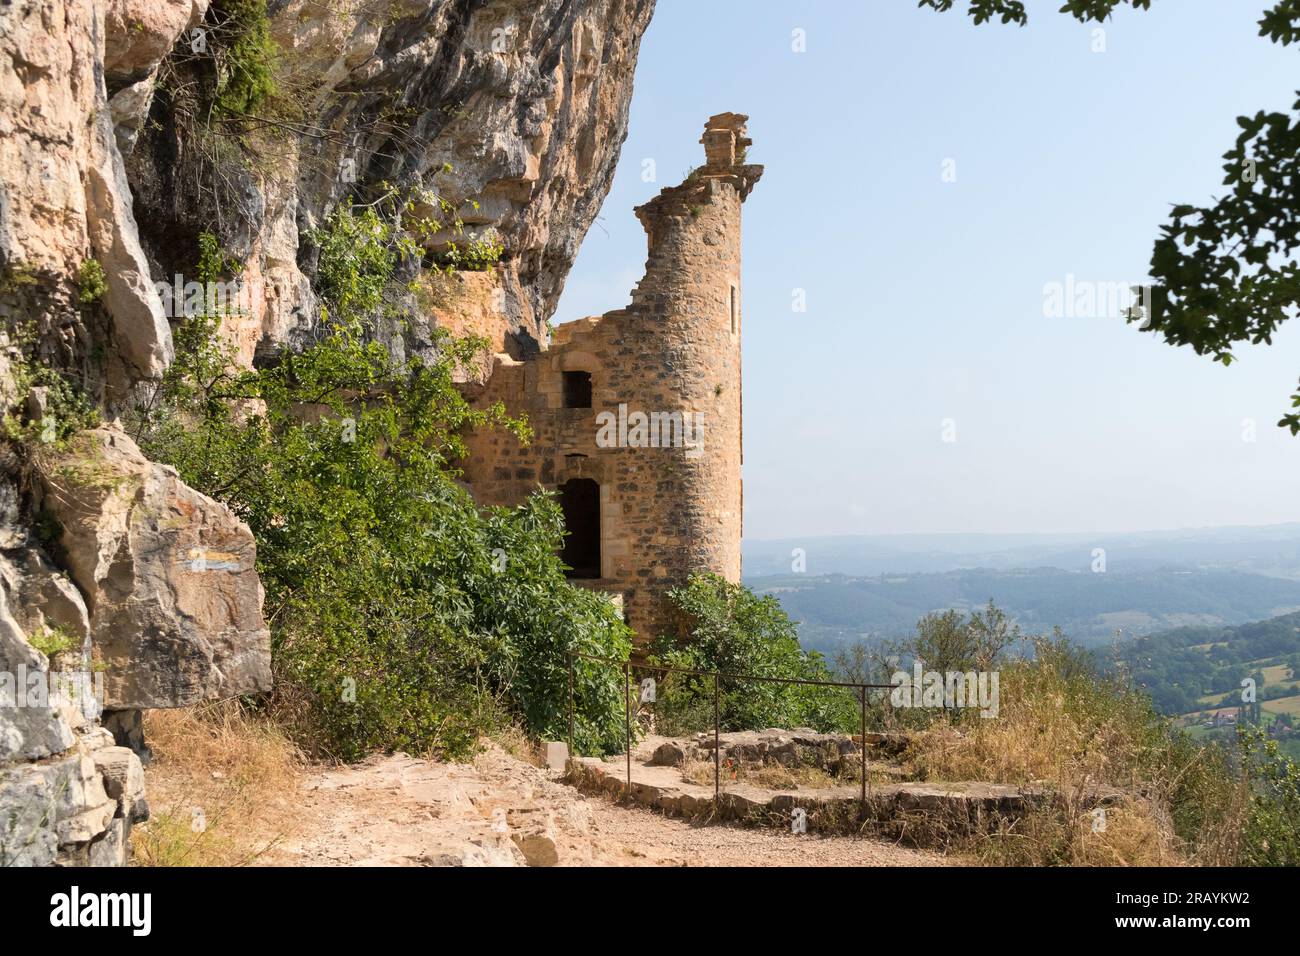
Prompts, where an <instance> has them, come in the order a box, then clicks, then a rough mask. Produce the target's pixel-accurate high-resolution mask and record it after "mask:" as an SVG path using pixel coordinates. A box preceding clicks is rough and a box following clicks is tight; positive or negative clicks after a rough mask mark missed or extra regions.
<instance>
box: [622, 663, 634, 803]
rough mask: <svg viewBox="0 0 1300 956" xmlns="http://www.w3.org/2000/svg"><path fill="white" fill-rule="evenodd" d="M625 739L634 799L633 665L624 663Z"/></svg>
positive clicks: (630, 797)
mask: <svg viewBox="0 0 1300 956" xmlns="http://www.w3.org/2000/svg"><path fill="white" fill-rule="evenodd" d="M623 739H624V741H625V742H626V745H627V794H626V795H627V798H628V799H629V800H630V799H632V665H631V664H630V663H624V664H623Z"/></svg>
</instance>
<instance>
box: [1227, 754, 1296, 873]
mask: <svg viewBox="0 0 1300 956" xmlns="http://www.w3.org/2000/svg"><path fill="white" fill-rule="evenodd" d="M1238 743H1239V744H1240V747H1241V753H1242V764H1243V769H1244V770H1245V774H1246V779H1247V781H1248V783H1249V786H1250V807H1249V810H1248V812H1247V815H1246V826H1245V834H1244V839H1243V844H1244V849H1243V853H1242V862H1243V863H1245V864H1247V865H1249V866H1300V766H1297V765H1296V764H1295V763H1294V762H1293V761H1291V760H1290V759H1288V758H1287V757H1286V756H1285V755H1284V754H1282V753H1280V752H1279V751H1278V746H1277V741H1276V740H1269V739H1267V738H1266V737H1265V735H1264V734H1263V732H1261V731H1259V730H1257V729H1252V728H1241V729H1240V730H1239V731H1238Z"/></svg>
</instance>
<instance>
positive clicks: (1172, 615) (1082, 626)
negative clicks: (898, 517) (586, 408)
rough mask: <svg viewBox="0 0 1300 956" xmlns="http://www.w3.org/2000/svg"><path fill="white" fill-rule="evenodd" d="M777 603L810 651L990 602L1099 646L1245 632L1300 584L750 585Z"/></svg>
mask: <svg viewBox="0 0 1300 956" xmlns="http://www.w3.org/2000/svg"><path fill="white" fill-rule="evenodd" d="M747 583H748V584H749V585H750V586H751V587H752V588H753V589H754V590H756V591H758V592H760V593H767V594H773V595H775V596H776V597H777V598H778V599H779V600H780V601H781V604H782V606H783V607H784V608H785V610H786V612H787V613H789V614H790V616H791V617H792V618H793V619H794V620H796V621H798V622H799V637H800V641H801V642H802V643H803V645H804V646H805V647H807V648H810V649H816V650H823V651H825V650H830V649H833V648H835V647H837V646H839V645H842V644H844V643H849V642H853V641H856V640H862V639H865V640H868V641H870V640H878V639H881V638H896V637H902V636H905V635H907V634H909V633H910V632H911V631H912V629H913V627H914V625H915V624H916V622H917V620H918V619H919V618H920V617H921V616H923V615H924V614H926V613H928V612H930V611H935V610H944V609H947V608H957V609H960V610H969V609H973V608H977V607H980V606H983V605H984V604H986V603H988V601H989V600H993V601H994V602H995V603H996V604H997V605H998V606H999V607H1001V608H1002V609H1003V610H1005V611H1006V612H1007V613H1008V614H1010V615H1012V616H1013V617H1014V618H1015V619H1016V620H1017V621H1018V622H1019V623H1020V624H1021V626H1022V627H1024V628H1025V629H1026V630H1029V631H1044V632H1046V631H1050V630H1051V629H1052V627H1053V626H1056V625H1059V626H1060V627H1061V628H1062V630H1064V631H1065V633H1066V634H1067V635H1068V636H1069V637H1071V638H1073V639H1075V640H1076V641H1079V642H1080V643H1083V644H1088V645H1093V646H1095V645H1098V644H1103V643H1106V642H1109V641H1112V640H1114V638H1115V636H1116V632H1117V631H1119V632H1120V633H1121V636H1122V637H1123V638H1126V639H1127V638H1131V637H1134V636H1141V635H1146V634H1151V633H1154V632H1156V631H1162V630H1168V629H1170V628H1176V627H1187V626H1195V625H1207V626H1211V627H1222V626H1224V625H1229V626H1231V625H1238V624H1244V623H1246V622H1248V621H1258V620H1260V619H1261V618H1267V617H1273V616H1275V615H1279V614H1285V613H1287V612H1290V611H1295V610H1300V581H1294V580H1289V579H1285V578H1278V577H1269V576H1266V575H1262V574H1250V573H1243V572H1240V571H1229V570H1201V569H1192V568H1184V567H1174V568H1162V569H1157V570H1150V571H1139V572H1127V573H1126V572H1120V571H1113V570H1108V571H1107V572H1106V573H1103V574H1094V573H1092V572H1090V571H1063V570H1060V569H1056V568H1035V569H1032V570H1014V571H1004V570H993V569H976V570H967V571H950V572H947V573H943V574H916V573H899V574H886V575H876V576H871V577H851V576H848V575H843V574H831V575H822V576H813V575H809V574H783V575H769V576H760V577H750V578H747Z"/></svg>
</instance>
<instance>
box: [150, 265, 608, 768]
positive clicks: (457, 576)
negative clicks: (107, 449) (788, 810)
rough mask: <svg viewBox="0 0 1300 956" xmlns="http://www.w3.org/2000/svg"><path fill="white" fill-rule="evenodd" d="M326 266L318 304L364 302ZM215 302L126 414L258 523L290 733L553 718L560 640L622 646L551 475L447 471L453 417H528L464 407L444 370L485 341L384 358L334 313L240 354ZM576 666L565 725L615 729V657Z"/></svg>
mask: <svg viewBox="0 0 1300 956" xmlns="http://www.w3.org/2000/svg"><path fill="white" fill-rule="evenodd" d="M381 271H382V267H381ZM339 280H340V281H341V282H342V283H343V286H341V287H331V290H332V291H331V299H330V301H332V302H333V303H334V304H335V312H334V314H335V315H340V314H355V312H356V310H357V308H358V306H359V304H360V303H358V302H357V301H356V300H353V301H350V302H345V303H343V304H342V307H339V305H340V304H339V300H338V298H337V296H338V295H339V292H338V291H337V289H338V288H342V287H346V288H355V283H353V282H352V281H351V279H349V278H348V277H347V276H346V275H344V276H341V277H339ZM379 285H380V287H382V283H380V284H379ZM221 321H222V317H221V316H220V315H198V316H194V317H193V318H191V319H189V320H187V321H186V322H185V323H183V324H182V325H181V326H180V327H179V329H178V334H177V336H176V341H177V357H176V360H175V362H174V363H173V365H172V366H171V368H170V369H169V370H168V372H167V375H166V377H165V379H164V382H163V384H162V386H161V388H160V389H159V390H158V391H157V393H156V394H155V395H153V396H152V397H151V400H150V401H149V402H148V403H147V404H144V405H141V406H140V407H139V408H137V413H136V415H137V421H136V428H137V432H138V434H139V438H140V441H141V444H142V447H143V448H144V449H145V451H146V453H147V454H149V455H150V456H151V457H153V458H155V459H157V460H160V461H163V462H165V463H167V464H171V465H173V466H174V467H175V468H176V469H177V470H178V471H179V473H180V475H181V477H182V478H183V479H184V480H185V481H186V482H188V483H189V484H191V485H192V486H194V487H195V488H197V489H199V490H200V491H203V492H205V493H206V494H209V495H211V496H212V497H214V498H216V499H218V500H219V501H222V502H224V503H226V504H227V505H228V506H229V507H230V508H231V509H232V510H233V511H234V512H235V513H236V514H237V515H238V516H239V517H240V518H241V519H243V520H244V521H246V522H247V523H248V524H249V526H250V528H251V529H252V531H253V534H254V536H255V538H256V540H257V547H258V554H257V566H258V572H259V574H260V576H261V579H262V582H263V585H264V587H265V589H266V616H267V619H268V621H269V622H270V624H271V628H272V652H273V667H274V671H275V676H276V682H277V684H276V690H275V693H274V699H273V702H272V706H273V707H274V709H275V710H276V712H277V713H278V714H279V715H280V716H281V717H283V718H284V720H285V721H286V724H287V726H288V727H289V729H290V730H291V731H292V732H293V734H294V736H295V738H296V739H297V740H298V741H299V742H300V743H301V744H302V745H303V746H304V747H305V748H306V749H308V750H309V751H311V752H314V753H317V754H327V755H330V756H333V757H337V758H340V759H353V758H356V757H359V756H362V755H364V754H365V753H367V752H370V751H372V750H395V749H403V750H407V751H410V752H414V753H432V754H440V755H445V756H450V757H460V756H464V755H466V754H469V753H471V752H472V751H473V749H474V746H475V744H476V741H477V739H478V737H479V736H480V735H481V734H483V733H487V732H490V731H492V730H493V729H495V728H497V727H499V726H500V725H502V724H503V723H505V722H508V721H509V720H510V719H511V718H512V715H518V716H520V717H522V719H523V720H524V721H525V723H526V726H527V727H528V729H529V730H530V731H531V732H533V733H535V734H539V735H545V736H550V737H562V736H565V735H567V729H568V720H567V706H566V701H567V681H568V669H567V663H566V658H565V654H566V652H567V651H568V650H570V649H572V650H580V651H587V652H590V653H596V654H601V655H605V656H614V657H620V658H624V657H626V656H627V654H628V652H629V651H630V648H631V640H630V633H629V631H628V629H627V628H626V626H625V625H624V624H623V623H622V622H621V620H619V618H618V615H617V613H616V612H615V609H614V608H613V606H612V605H611V604H610V603H609V602H608V601H606V600H605V599H604V598H602V597H601V596H599V595H596V594H592V593H589V592H586V591H582V590H580V589H578V588H576V587H574V586H572V585H571V584H569V583H568V582H567V581H566V580H565V578H564V573H563V566H562V564H561V563H560V559H559V557H558V549H559V547H560V543H561V540H562V535H563V521H562V515H561V511H560V509H559V507H558V505H557V504H556V502H555V501H554V499H553V498H552V497H551V496H548V495H540V494H539V495H538V496H535V497H534V498H532V499H530V500H529V501H527V502H526V503H525V504H524V505H522V506H520V507H518V508H513V509H494V510H488V511H483V510H480V509H479V508H478V507H477V506H476V505H475V503H474V501H473V499H472V498H471V497H470V495H469V493H468V492H467V491H466V490H465V489H464V488H463V487H462V486H461V485H459V484H458V483H457V480H456V479H457V477H458V473H457V471H456V469H455V467H454V465H453V462H455V461H456V460H457V459H458V458H459V457H460V456H461V455H463V454H464V451H465V449H464V444H463V441H462V439H461V433H462V431H463V430H464V429H467V428H487V427H505V428H508V429H510V430H511V431H513V432H514V433H515V434H517V435H519V436H520V437H525V438H526V437H527V427H526V425H525V424H524V423H523V422H521V421H515V420H512V419H510V418H508V417H507V416H506V414H505V411H504V409H503V408H502V407H501V406H499V405H498V406H496V407H494V408H491V409H488V410H486V411H480V410H476V409H474V408H472V407H471V406H470V405H469V404H468V403H467V402H466V401H465V400H464V398H463V397H462V396H461V394H460V392H459V391H458V390H457V388H456V387H455V384H454V381H453V379H454V376H455V374H456V371H457V370H458V369H459V368H461V367H463V365H464V364H465V363H466V362H468V361H469V360H470V358H472V357H473V356H475V355H476V354H477V352H478V349H479V348H481V343H480V342H477V341H475V340H463V341H453V340H452V339H451V338H450V337H449V336H446V335H445V334H442V335H440V336H438V337H437V338H436V341H435V346H436V348H437V349H438V350H439V354H440V356H441V358H440V359H439V360H438V361H436V362H433V363H430V364H425V363H424V362H422V361H421V360H420V359H418V358H412V359H410V360H409V361H407V362H405V363H403V364H397V363H394V362H393V361H392V360H391V358H390V357H389V354H388V352H387V351H386V350H385V349H384V347H383V346H382V345H380V344H378V343H375V342H373V341H368V340H367V338H366V336H365V335H364V334H363V332H362V330H361V327H360V325H359V324H358V323H356V322H346V323H345V322H337V321H336V322H331V323H328V324H327V325H326V326H325V331H324V332H323V333H322V337H321V338H320V340H319V341H318V342H317V343H316V344H314V345H312V346H311V347H309V348H307V349H305V350H304V351H302V352H297V353H295V352H292V351H288V350H286V351H284V352H282V353H281V355H280V356H279V360H278V362H277V363H275V364H274V365H272V366H271V367H267V368H262V369H259V370H255V371H249V370H243V369H240V368H238V367H237V366H236V365H235V363H234V362H233V358H232V354H231V351H230V349H229V347H228V346H226V345H225V344H223V342H222V340H221V338H220V335H219V329H220V325H221ZM576 678H577V679H576V698H577V700H576V705H575V724H576V726H575V741H574V743H575V746H576V747H577V748H578V749H579V750H581V751H584V752H597V753H600V752H607V751H610V750H613V749H617V748H620V747H621V745H622V739H621V738H622V731H623V718H622V707H623V693H624V687H623V684H622V679H621V676H619V675H617V674H610V673H608V670H607V669H605V670H601V669H599V668H590V667H586V666H579V668H578V672H577V674H576Z"/></svg>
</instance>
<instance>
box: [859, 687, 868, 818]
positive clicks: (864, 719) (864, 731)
mask: <svg viewBox="0 0 1300 956" xmlns="http://www.w3.org/2000/svg"><path fill="white" fill-rule="evenodd" d="M858 689H859V690H860V691H861V693H862V803H861V805H860V806H859V807H858V815H859V816H860V817H861V818H862V819H863V820H865V819H866V818H867V688H866V687H865V686H863V687H860V688H858Z"/></svg>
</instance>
